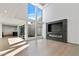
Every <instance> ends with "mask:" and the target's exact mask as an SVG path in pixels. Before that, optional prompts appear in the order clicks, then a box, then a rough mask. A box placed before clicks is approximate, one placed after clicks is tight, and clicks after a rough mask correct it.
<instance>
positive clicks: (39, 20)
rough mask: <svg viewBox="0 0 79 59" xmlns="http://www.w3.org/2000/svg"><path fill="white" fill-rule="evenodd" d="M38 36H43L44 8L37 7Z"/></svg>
mask: <svg viewBox="0 0 79 59" xmlns="http://www.w3.org/2000/svg"><path fill="white" fill-rule="evenodd" d="M36 24H37V25H36V26H37V36H42V10H41V9H40V8H37V23H36Z"/></svg>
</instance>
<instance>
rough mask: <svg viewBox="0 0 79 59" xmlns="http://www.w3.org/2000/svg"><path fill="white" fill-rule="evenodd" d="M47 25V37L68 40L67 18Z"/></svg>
mask: <svg viewBox="0 0 79 59" xmlns="http://www.w3.org/2000/svg"><path fill="white" fill-rule="evenodd" d="M46 27H47V28H46V29H47V30H46V38H47V39H52V40H57V41H61V42H67V19H63V20H58V21H54V22H49V23H47V24H46Z"/></svg>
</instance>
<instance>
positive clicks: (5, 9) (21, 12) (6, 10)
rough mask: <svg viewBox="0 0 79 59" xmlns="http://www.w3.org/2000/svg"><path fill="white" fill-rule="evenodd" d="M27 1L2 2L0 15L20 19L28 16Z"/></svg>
mask: <svg viewBox="0 0 79 59" xmlns="http://www.w3.org/2000/svg"><path fill="white" fill-rule="evenodd" d="M26 6H27V5H26V4H25V3H0V15H2V16H6V17H13V18H19V19H25V18H26V9H27V7H26Z"/></svg>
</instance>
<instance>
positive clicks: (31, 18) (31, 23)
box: [28, 3, 35, 37]
mask: <svg viewBox="0 0 79 59" xmlns="http://www.w3.org/2000/svg"><path fill="white" fill-rule="evenodd" d="M28 37H35V6H34V5H32V4H30V3H28Z"/></svg>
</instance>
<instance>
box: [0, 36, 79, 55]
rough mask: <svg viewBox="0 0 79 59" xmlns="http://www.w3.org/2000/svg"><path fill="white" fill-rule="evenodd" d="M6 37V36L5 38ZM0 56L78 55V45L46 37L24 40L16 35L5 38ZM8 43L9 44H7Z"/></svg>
mask: <svg viewBox="0 0 79 59" xmlns="http://www.w3.org/2000/svg"><path fill="white" fill-rule="evenodd" d="M6 39H7V38H6ZM5 42H8V43H6V44H5V45H6V47H8V48H7V49H4V50H1V51H0V55H1V56H79V45H75V44H70V43H63V42H58V41H53V40H47V39H37V40H30V41H28V43H27V41H25V40H23V39H21V38H18V37H13V38H8V41H7V40H6V41H5ZM8 44H9V45H8Z"/></svg>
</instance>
